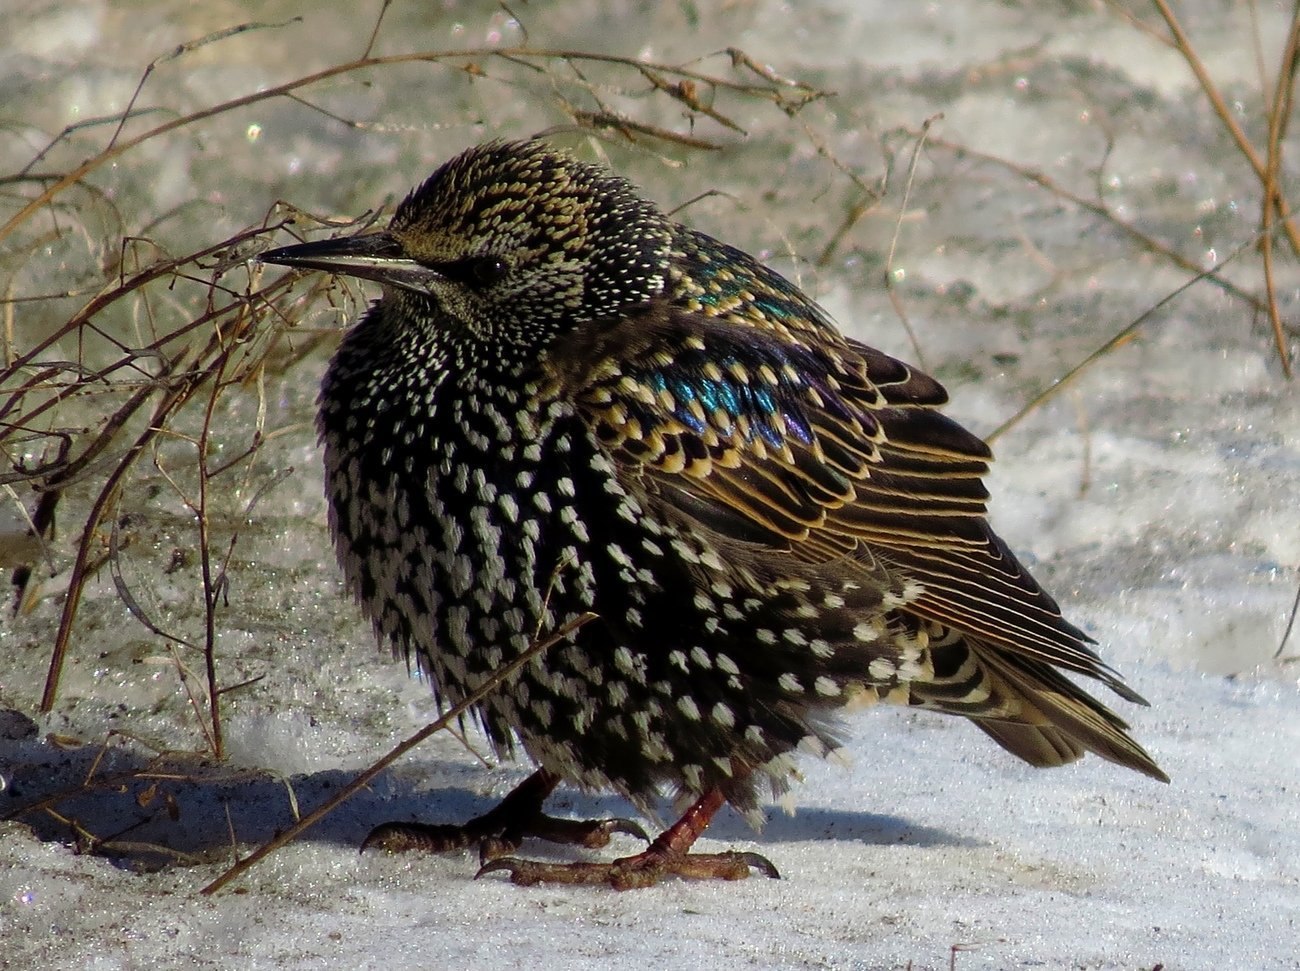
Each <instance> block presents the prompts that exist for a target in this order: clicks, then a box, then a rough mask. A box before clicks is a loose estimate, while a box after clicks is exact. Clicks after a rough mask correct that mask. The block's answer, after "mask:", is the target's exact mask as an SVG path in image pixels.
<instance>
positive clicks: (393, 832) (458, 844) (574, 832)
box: [361, 771, 650, 863]
mask: <svg viewBox="0 0 1300 971" xmlns="http://www.w3.org/2000/svg"><path fill="white" fill-rule="evenodd" d="M555 783H556V780H555V778H554V777H553V776H551V775H550V774H549V773H547V772H544V771H538V772H535V773H533V774H532V775H531V776H529V777H528V778H527V779H525V780H524V781H523V782H522V783H521V784H520V785H519V786H518V787H516V788H515V789H514V790H512V791H511V792H510V793H509V794H508V795H507V796H506V797H505V798H504V799H502V800H501V802H500V803H499V804H498V805H497V806H496V807H495V808H493V809H492V810H490V811H489V812H486V813H484V814H483V815H482V816H477V817H475V818H474V819H471V820H470V821H469V822H467V823H463V824H459V825H457V824H454V823H453V824H434V825H430V824H428V823H404V822H393V823H383V824H381V825H379V826H376V827H375V828H374V829H372V830H371V831H370V834H369V835H368V836H367V837H366V838H365V841H364V842H362V844H361V850H362V852H364V851H366V850H369V849H380V850H387V851H388V852H390V853H404V852H407V851H412V850H414V851H418V852H423V853H446V852H449V851H452V850H463V849H467V848H468V847H471V846H474V845H477V846H478V847H479V860H480V862H482V863H487V862H489V861H490V860H495V859H496V858H498V857H502V856H505V855H506V854H508V853H513V852H514V851H515V850H517V849H519V847H520V845H521V844H522V843H523V841H524V839H525V838H527V837H529V836H533V837H537V838H538V839H544V840H547V841H549V842H551V843H564V844H567V845H570V846H582V847H586V848H588V849H600V848H601V847H603V846H608V845H609V841H610V837H611V836H613V835H614V834H615V833H626V834H628V835H629V836H636V837H639V838H640V839H643V840H645V841H646V842H649V841H650V837H649V836H647V835H646V832H645V830H644V829H642V828H641V827H640V826H639V825H637V824H636V823H635V822H633V821H632V820H630V819H591V820H579V819H558V818H556V817H555V816H548V815H546V814H545V813H543V812H542V802H543V800H545V798H546V797H547V796H548V795H549V794H550V792H551V790H552V789H554V788H555Z"/></svg>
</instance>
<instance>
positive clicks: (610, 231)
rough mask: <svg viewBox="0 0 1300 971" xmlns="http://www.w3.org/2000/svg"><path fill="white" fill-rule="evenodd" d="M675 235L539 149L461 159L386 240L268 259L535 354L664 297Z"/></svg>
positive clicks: (524, 146) (407, 209)
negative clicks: (353, 280) (379, 291)
mask: <svg viewBox="0 0 1300 971" xmlns="http://www.w3.org/2000/svg"><path fill="white" fill-rule="evenodd" d="M671 241H672V224H671V223H670V222H669V221H668V220H667V218H666V217H665V216H664V215H663V214H662V213H661V212H660V211H659V209H658V208H657V207H655V205H654V204H653V203H651V202H649V201H647V200H646V199H644V198H642V197H641V196H640V195H638V193H637V191H636V190H635V189H634V188H633V187H632V185H631V184H630V183H628V182H627V181H626V180H624V179H621V178H619V177H617V176H615V175H613V174H611V173H610V172H608V171H607V170H605V169H602V168H600V167H598V166H594V165H589V164H587V163H584V162H579V161H578V160H576V159H574V158H572V157H570V156H568V155H565V154H563V153H560V152H557V151H554V150H552V149H549V148H547V147H546V146H545V145H543V144H542V143H540V142H537V141H526V142H489V143H487V144H484V145H480V146H477V147H475V148H471V149H469V150H468V151H466V152H463V153H462V154H460V155H458V156H456V157H455V158H453V159H452V160H451V161H449V162H447V163H446V164H444V165H443V166H442V167H441V168H439V169H438V170H437V171H436V172H434V173H433V175H431V176H430V177H429V178H428V179H427V180H426V181H425V182H424V184H423V185H421V186H420V187H419V188H418V189H416V190H415V191H414V192H412V193H411V194H410V195H409V196H407V197H406V199H405V200H404V201H403V202H402V204H401V205H400V206H398V207H397V211H396V212H395V213H394V215H393V219H392V222H391V223H390V224H389V226H388V229H387V230H385V231H383V232H378V233H366V234H362V235H358V236H351V237H346V238H342V239H332V240H323V241H321V242H316V243H306V244H303V245H300V246H287V247H284V248H282V249H277V250H272V251H270V252H268V253H264V254H263V255H262V256H261V260H262V261H263V262H267V263H278V264H282V265H285V266H292V267H297V268H302V269H317V270H325V271H329V272H333V273H341V274H348V275H351V276H356V277H362V278H365V279H368V280H375V281H377V282H379V283H381V284H383V285H384V303H389V302H390V301H391V302H395V303H397V304H398V305H399V306H401V307H402V309H405V310H409V311H411V314H410V316H411V317H412V319H416V320H420V321H421V322H422V325H423V326H434V327H439V328H447V329H449V330H450V331H452V332H453V333H452V334H449V335H447V336H449V337H452V338H453V339H456V340H471V341H483V342H491V343H493V344H496V345H498V346H500V345H502V344H507V345H514V346H515V347H516V348H537V347H540V346H543V345H544V344H545V343H546V342H547V341H548V340H549V339H550V338H551V337H553V336H555V335H558V334H561V333H564V332H566V331H567V330H570V329H572V328H574V327H576V326H579V325H581V324H584V323H587V322H589V321H592V320H595V319H598V318H601V317H608V316H612V315H616V314H618V313H620V312H621V311H626V310H628V309H630V308H632V307H635V306H638V305H640V304H644V303H645V302H646V301H649V300H651V299H653V298H654V297H656V296H658V295H659V294H660V293H661V292H662V291H663V289H664V285H665V277H666V271H667V262H668V252H669V247H670V245H671Z"/></svg>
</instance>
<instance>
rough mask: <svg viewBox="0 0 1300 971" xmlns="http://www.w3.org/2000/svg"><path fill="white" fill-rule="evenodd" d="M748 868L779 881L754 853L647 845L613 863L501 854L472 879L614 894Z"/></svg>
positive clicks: (740, 873) (734, 875)
mask: <svg viewBox="0 0 1300 971" xmlns="http://www.w3.org/2000/svg"><path fill="white" fill-rule="evenodd" d="M751 870H757V871H758V872H759V873H761V874H763V875H764V876H767V877H771V878H772V879H774V880H775V879H779V878H780V876H781V874H780V873H778V872H777V869H776V867H775V866H773V865H772V861H771V860H769V859H767V857H765V856H760V855H759V854H757V853H667V852H664V851H663V850H661V849H659V848H657V847H655V846H651V847H650V849H648V850H646V851H644V852H643V853H638V854H637V855H636V856H625V857H623V858H622V859H620V860H614V861H613V862H612V863H541V862H538V861H535V860H518V859H515V858H514V857H512V856H504V857H500V858H498V859H495V860H492V861H490V862H488V863H485V864H484V865H483V866H482V867H481V868H480V869H479V871H478V873H477V874H475V879H477V878H478V877H481V876H483V875H484V874H485V873H495V872H497V871H503V872H506V873H509V874H510V882H511V883H514V884H518V885H519V886H523V887H530V886H532V885H534V884H537V883H564V884H570V885H578V886H594V885H599V884H608V885H609V886H611V887H613V888H614V889H615V890H639V889H641V888H642V887H653V886H654V885H655V884H656V883H658V882H659V881H660V880H661V879H663V878H664V877H667V876H674V877H682V878H685V879H688V880H744V879H745V878H747V877H748V876H749V874H750V871H751Z"/></svg>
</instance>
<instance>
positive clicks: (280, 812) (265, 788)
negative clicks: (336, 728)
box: [0, 738, 970, 871]
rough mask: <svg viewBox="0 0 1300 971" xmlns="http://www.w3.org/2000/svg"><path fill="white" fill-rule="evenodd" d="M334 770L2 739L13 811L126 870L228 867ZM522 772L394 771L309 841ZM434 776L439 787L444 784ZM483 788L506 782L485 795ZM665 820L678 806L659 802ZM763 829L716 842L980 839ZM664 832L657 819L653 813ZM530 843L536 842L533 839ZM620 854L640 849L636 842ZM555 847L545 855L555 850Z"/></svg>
mask: <svg viewBox="0 0 1300 971" xmlns="http://www.w3.org/2000/svg"><path fill="white" fill-rule="evenodd" d="M357 774H358V773H357V772H356V771H352V770H338V769H330V770H324V771H319V772H311V773H306V774H301V775H295V776H292V777H283V776H281V777H277V776H275V775H272V774H270V773H268V772H266V771H263V770H257V769H240V768H235V767H231V766H229V765H223V764H219V763H215V762H212V761H210V760H204V759H202V758H199V757H195V756H186V755H175V754H173V755H167V756H158V755H155V754H152V753H149V752H145V751H141V750H139V749H138V748H136V747H134V746H130V745H112V746H79V747H74V748H65V747H62V746H60V745H58V744H54V743H52V742H50V741H47V740H44V739H35V738H31V739H25V740H0V777H2V778H3V781H4V789H3V791H2V792H0V819H12V820H17V821H19V822H21V823H22V824H24V825H26V826H27V827H29V828H30V830H31V831H32V832H33V834H34V835H35V836H36V837H37V838H39V839H41V840H43V841H47V842H61V843H65V844H71V845H75V846H77V847H78V848H79V849H80V850H82V851H86V852H93V853H96V854H98V855H102V856H105V857H107V858H109V859H111V860H112V861H113V862H114V863H116V864H117V865H119V866H122V867H124V868H126V869H133V870H141V871H154V870H158V869H162V868H166V867H169V866H175V865H193V864H200V863H214V862H229V861H230V860H231V859H232V858H233V855H234V852H235V849H236V848H238V849H239V850H241V851H244V850H246V849H247V847H249V846H256V845H260V844H262V843H264V842H266V841H267V840H269V839H271V838H273V837H274V836H275V835H277V834H278V833H280V832H282V831H283V830H284V829H286V828H288V827H289V826H290V825H292V824H293V823H294V821H295V819H296V818H297V816H298V815H305V814H306V813H308V812H311V811H312V810H313V809H315V808H316V807H317V806H319V805H322V804H323V803H325V802H326V801H327V800H329V799H330V798H331V797H332V796H334V795H335V794H336V793H337V792H338V791H339V790H340V789H341V788H342V787H344V786H346V785H348V784H349V783H350V782H351V781H352V780H353V779H354V778H355V777H356V775H357ZM521 777H522V776H521V775H520V774H519V772H518V771H511V773H510V774H509V776H506V775H505V774H504V773H503V772H500V771H497V770H490V769H485V768H483V767H481V766H475V765H472V764H465V763H457V762H454V761H446V760H433V761H425V762H421V763H419V764H417V765H413V766H407V767H404V768H403V769H401V770H399V771H391V770H390V771H389V772H386V773H384V774H383V775H381V776H380V777H379V778H378V779H376V780H375V781H374V782H373V783H372V784H371V785H370V786H369V787H367V788H365V789H363V790H361V791H359V792H357V793H355V794H354V795H353V796H352V797H350V798H349V799H347V800H346V801H345V802H343V803H342V804H341V805H339V806H338V807H336V808H335V809H334V810H333V811H332V812H330V813H329V814H328V815H326V816H325V817H324V818H323V819H322V820H321V821H320V822H318V823H317V824H316V825H315V826H313V827H312V828H310V829H309V830H307V832H306V833H305V834H304V835H303V836H302V837H301V838H303V839H306V840H312V841H318V842H325V843H334V844H338V845H340V846H344V847H348V848H351V849H355V848H357V847H359V846H360V845H361V842H362V840H363V839H364V838H365V836H366V834H367V833H368V832H369V831H370V830H371V829H372V828H373V827H374V826H376V825H378V824H380V823H384V822H390V821H415V820H419V821H423V822H463V821H465V820H467V819H470V818H472V817H474V816H477V815H480V814H482V813H484V812H486V811H487V810H489V809H491V808H492V806H494V805H495V804H496V802H497V801H498V800H499V799H500V798H501V796H502V795H504V793H505V792H506V791H508V788H509V787H510V786H511V785H514V784H515V783H517V782H518V781H519V779H520V778H521ZM431 783H432V784H431ZM471 786H480V787H483V788H487V787H488V786H491V787H492V788H493V789H494V790H495V791H494V793H493V794H492V795H485V794H482V793H481V792H476V791H474V789H473V788H471ZM547 809H548V811H549V812H552V813H554V814H555V815H559V816H567V817H573V818H580V819H600V818H611V817H636V816H637V815H638V814H637V813H636V812H635V810H634V809H633V807H632V806H631V805H629V804H628V803H627V802H626V801H625V800H623V799H622V798H619V797H617V796H613V795H594V794H590V793H585V792H582V791H579V790H575V789H570V788H566V787H561V789H559V790H557V792H556V793H555V794H554V796H553V797H552V798H551V800H550V801H549V802H548V804H547ZM659 815H660V816H661V817H662V818H663V819H668V820H671V819H673V818H674V815H675V814H674V812H673V808H672V806H671V805H670V804H669V803H668V802H667V801H664V802H662V803H661V804H660V806H659ZM767 816H768V821H767V824H766V825H765V826H764V828H763V829H762V830H761V831H759V832H755V831H754V830H753V829H751V828H750V827H749V825H748V824H747V823H746V822H745V820H744V819H743V818H741V817H740V816H739V815H737V814H736V813H734V812H731V811H724V812H723V813H720V814H719V815H718V817H717V819H716V820H715V822H714V824H713V825H712V826H711V827H710V828H709V832H708V835H709V836H710V837H713V838H715V839H720V840H724V841H736V842H757V843H760V844H768V845H770V844H780V843H791V842H803V841H822V840H826V841H829V840H851V841H856V842H860V843H864V844H870V845H890V844H903V845H912V846H964V845H970V841H969V840H967V839H965V838H963V837H958V836H954V835H952V834H950V833H948V832H945V831H943V830H940V829H935V828H932V827H927V826H918V825H915V824H913V823H911V822H909V821H908V820H905V819H901V818H899V817H896V816H889V815H882V814H877V813H869V812H861V811H856V810H843V809H823V808H817V807H816V806H801V807H800V808H799V809H798V810H797V812H796V813H795V814H794V815H789V814H787V813H785V812H784V811H782V810H780V809H775V808H772V809H770V810H769V811H768V813H767ZM647 823H648V824H647V825H646V828H647V830H650V831H652V832H653V829H654V826H655V822H654V821H647ZM530 849H531V846H530ZM618 851H619V852H630V851H631V844H629V846H628V847H627V848H626V849H624V848H622V847H621V846H620V847H619V848H618ZM543 852H546V851H545V850H543Z"/></svg>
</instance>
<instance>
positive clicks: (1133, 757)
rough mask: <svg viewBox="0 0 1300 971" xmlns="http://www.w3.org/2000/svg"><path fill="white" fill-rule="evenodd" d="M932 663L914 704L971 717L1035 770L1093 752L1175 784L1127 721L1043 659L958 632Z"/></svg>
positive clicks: (936, 647)
mask: <svg viewBox="0 0 1300 971" xmlns="http://www.w3.org/2000/svg"><path fill="white" fill-rule="evenodd" d="M929 660H930V661H931V663H932V670H931V671H927V672H926V674H927V675H929V677H926V678H923V679H918V680H915V681H912V682H911V683H909V684H908V688H909V689H910V691H909V695H910V697H909V698H908V699H907V701H908V703H910V704H913V705H917V706H920V707H923V708H928V709H931V710H934V711H942V712H947V713H949V714H956V715H963V716H965V717H967V718H969V719H971V720H972V721H973V722H975V724H976V725H977V726H978V727H979V728H980V729H981V730H983V731H984V732H985V733H986V734H987V735H989V736H990V737H991V738H992V739H993V740H994V741H995V742H997V743H998V744H999V745H1001V746H1002V747H1003V748H1005V749H1006V750H1007V751H1009V752H1011V753H1012V754H1014V755H1018V756H1019V757H1020V758H1022V759H1024V760H1025V761H1026V762H1028V763H1030V764H1031V765H1036V766H1044V767H1047V766H1056V765H1065V764H1066V763H1069V762H1073V761H1074V760H1075V759H1078V758H1080V757H1081V756H1082V755H1083V754H1084V752H1093V753H1094V754H1096V755H1099V756H1101V757H1102V758H1103V759H1107V760H1109V761H1111V762H1115V763H1117V764H1118V765H1123V766H1126V767H1128V768H1130V769H1134V770H1136V771H1138V772H1141V773H1143V774H1144V775H1148V776H1150V777H1151V778H1153V779H1158V780H1160V781H1161V782H1168V781H1169V777H1168V776H1167V775H1165V773H1164V772H1163V771H1162V770H1161V769H1160V767H1159V766H1158V765H1156V763H1155V760H1154V759H1152V758H1151V756H1150V755H1148V754H1147V752H1146V750H1144V749H1143V748H1142V746H1141V745H1139V744H1138V743H1137V742H1136V741H1135V740H1134V739H1133V737H1132V736H1131V735H1130V734H1129V733H1128V725H1127V723H1125V722H1124V720H1123V719H1121V718H1120V717H1119V716H1118V715H1116V714H1115V713H1114V712H1113V711H1111V710H1110V709H1109V708H1107V707H1106V706H1105V705H1103V704H1102V703H1101V702H1100V701H1098V700H1097V699H1096V698H1094V697H1092V695H1090V694H1088V693H1087V692H1086V691H1084V690H1083V689H1082V688H1080V687H1078V686H1077V685H1076V684H1074V682H1072V681H1070V680H1069V679H1068V678H1066V677H1065V676H1064V675H1063V674H1061V673H1060V672H1059V671H1057V670H1056V669H1055V668H1053V667H1051V666H1050V665H1048V664H1046V663H1045V662H1043V661H1040V660H1037V659H1035V658H1032V657H1028V656H1025V655H1021V654H1015V653H1012V652H1010V651H1009V650H1007V649H1006V648H1005V647H1000V646H997V645H993V644H988V643H985V642H983V641H981V640H979V639H977V638H973V637H970V636H969V635H965V636H963V635H960V634H958V633H956V632H955V631H949V632H948V636H947V637H945V638H939V639H938V640H937V641H936V642H932V643H931V644H930V658H929ZM1133 698H1134V699H1137V700H1139V701H1140V699H1138V697H1137V696H1136V695H1133ZM900 700H901V699H900ZM1143 703H1145V702H1143Z"/></svg>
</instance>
